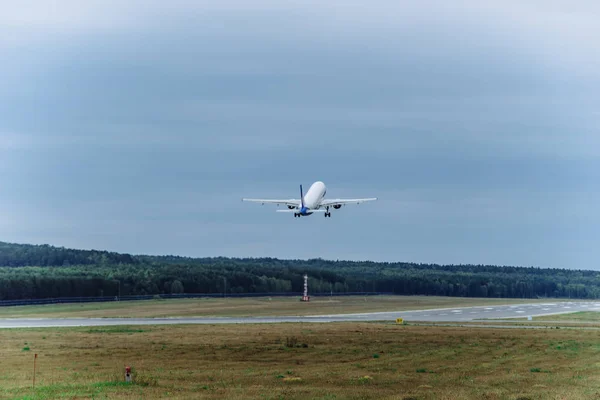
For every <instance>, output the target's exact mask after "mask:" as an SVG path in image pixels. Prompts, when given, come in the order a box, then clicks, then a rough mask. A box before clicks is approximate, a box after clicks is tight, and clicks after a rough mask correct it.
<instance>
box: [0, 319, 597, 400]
mask: <svg viewBox="0 0 600 400" xmlns="http://www.w3.org/2000/svg"><path fill="white" fill-rule="evenodd" d="M34 353H37V354H39V356H38V373H37V382H36V388H35V389H32V387H31V386H32V375H33V371H32V366H33V364H32V363H33V358H34ZM0 363H1V364H0V365H1V368H0V398H10V399H13V398H15V399H50V398H69V399H73V398H77V399H82V398H94V399H105V398H124V399H141V398H144V399H155V398H175V399H189V398H215V399H248V398H252V399H385V398H389V399H405V400H408V399H413V400H414V399H446V400H450V399H453V400H454V399H511V400H516V399H521V400H525V399H590V398H598V397H600V343H599V341H598V333H597V332H593V331H584V330H566V329H547V330H542V331H539V330H526V329H487V328H445V327H423V326H402V325H394V324H389V323H388V324H382V323H364V324H355V323H336V324H275V325H244V326H231V325H223V326H195V325H194V326H181V325H178V326H145V327H95V328H51V329H6V330H0ZM125 364H128V365H131V366H132V367H133V368H134V380H135V381H136V382H135V383H134V384H125V383H123V382H122V381H123V375H122V373H123V367H124V365H125Z"/></svg>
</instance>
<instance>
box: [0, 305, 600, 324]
mask: <svg viewBox="0 0 600 400" xmlns="http://www.w3.org/2000/svg"><path fill="white" fill-rule="evenodd" d="M577 311H600V302H557V303H552V302H548V303H537V304H513V305H502V306H481V307H461V308H438V309H434V310H414V311H396V312H375V313H361V314H335V315H319V316H305V317H298V316H289V317H240V318H238V317H222V318H217V317H192V318H189V317H188V318H177V317H174V318H12V319H0V328H45V327H66V326H110V325H169V324H255V323H281V322H364V321H395V320H396V318H404V320H405V321H408V322H410V321H423V322H469V321H476V320H482V319H496V318H525V317H528V316H532V317H536V316H542V315H555V314H565V313H572V312H577Z"/></svg>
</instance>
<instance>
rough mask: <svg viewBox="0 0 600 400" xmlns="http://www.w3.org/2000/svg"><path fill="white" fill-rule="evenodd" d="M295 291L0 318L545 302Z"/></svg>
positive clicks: (22, 312)
mask: <svg viewBox="0 0 600 400" xmlns="http://www.w3.org/2000/svg"><path fill="white" fill-rule="evenodd" d="M298 300H299V299H298V298H296V297H283V298H281V297H274V298H271V299H270V298H264V297H262V298H226V299H208V298H204V299H175V300H146V301H121V302H108V303H87V304H56V305H55V304H52V305H43V306H19V307H3V308H0V318H19V317H35V318H38V317H46V318H63V317H69V318H77V317H82V318H83V317H86V318H105V317H174V316H180V317H185V316H188V317H189V316H232V317H241V316H273V315H319V314H321V315H322V314H341V313H360V312H378V311H404V310H418V309H428V308H446V307H468V306H483V305H501V304H519V303H532V302H547V301H548V299H544V300H532V299H480V298H462V297H438V296H369V297H363V296H347V297H346V296H344V297H333V298H330V297H321V298H318V297H315V298H312V299H311V301H310V302H308V303H302V302H299V301H298Z"/></svg>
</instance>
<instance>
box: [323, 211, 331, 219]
mask: <svg viewBox="0 0 600 400" xmlns="http://www.w3.org/2000/svg"><path fill="white" fill-rule="evenodd" d="M323 215H325V218H328V217H329V218H331V213H330V212H326V213H325V214H323Z"/></svg>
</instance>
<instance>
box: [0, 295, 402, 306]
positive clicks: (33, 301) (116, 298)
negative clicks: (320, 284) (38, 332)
mask: <svg viewBox="0 0 600 400" xmlns="http://www.w3.org/2000/svg"><path fill="white" fill-rule="evenodd" d="M393 294H394V293H392V292H345V293H310V296H311V297H340V296H383V295H388V296H389V295H393ZM244 297H302V292H297V293H296V292H291V293H182V294H155V295H139V296H120V297H119V296H101V297H57V298H49V299H27V300H0V307H10V306H29V305H43V304H62V303H100V302H109V301H134V300H160V299H195V298H244Z"/></svg>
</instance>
